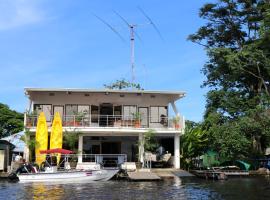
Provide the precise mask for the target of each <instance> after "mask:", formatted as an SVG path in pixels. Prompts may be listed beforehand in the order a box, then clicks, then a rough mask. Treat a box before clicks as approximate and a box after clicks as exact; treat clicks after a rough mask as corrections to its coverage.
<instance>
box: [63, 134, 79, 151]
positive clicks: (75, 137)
mask: <svg viewBox="0 0 270 200" xmlns="http://www.w3.org/2000/svg"><path fill="white" fill-rule="evenodd" d="M80 134H81V133H80V132H78V131H76V130H73V131H71V132H70V131H69V132H65V133H64V134H63V146H64V148H67V149H70V150H72V151H74V152H77V151H78V141H79V135H80Z"/></svg>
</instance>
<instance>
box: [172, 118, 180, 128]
mask: <svg viewBox="0 0 270 200" xmlns="http://www.w3.org/2000/svg"><path fill="white" fill-rule="evenodd" d="M179 123H180V116H178V115H177V116H175V117H174V118H173V124H174V128H175V129H179V128H180V124H179Z"/></svg>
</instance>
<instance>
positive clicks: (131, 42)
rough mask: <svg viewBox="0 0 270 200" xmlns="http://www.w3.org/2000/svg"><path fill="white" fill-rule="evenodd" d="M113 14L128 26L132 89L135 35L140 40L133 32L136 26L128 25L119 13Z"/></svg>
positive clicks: (132, 82) (133, 81)
mask: <svg viewBox="0 0 270 200" xmlns="http://www.w3.org/2000/svg"><path fill="white" fill-rule="evenodd" d="M114 13H115V14H116V15H117V16H118V17H119V18H120V19H121V20H122V21H123V22H124V23H125V24H126V25H127V26H128V28H129V30H130V64H131V85H132V88H133V87H134V83H135V56H134V46H135V34H136V36H137V37H138V38H139V39H140V37H139V35H138V34H137V33H136V32H135V27H137V26H138V25H137V24H130V23H128V21H127V20H126V19H125V18H124V17H122V16H121V15H120V14H119V13H117V12H116V11H114Z"/></svg>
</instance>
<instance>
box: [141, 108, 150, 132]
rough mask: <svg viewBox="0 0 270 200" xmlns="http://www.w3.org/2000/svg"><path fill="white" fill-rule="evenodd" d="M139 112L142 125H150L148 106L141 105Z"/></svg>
mask: <svg viewBox="0 0 270 200" xmlns="http://www.w3.org/2000/svg"><path fill="white" fill-rule="evenodd" d="M139 113H141V118H142V119H141V126H142V127H148V108H146V107H139Z"/></svg>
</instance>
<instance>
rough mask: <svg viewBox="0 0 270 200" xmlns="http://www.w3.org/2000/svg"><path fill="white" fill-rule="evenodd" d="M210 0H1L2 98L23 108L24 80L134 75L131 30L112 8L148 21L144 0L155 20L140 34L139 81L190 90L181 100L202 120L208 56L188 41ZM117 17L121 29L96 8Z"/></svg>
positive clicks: (77, 82) (73, 81) (190, 115)
mask: <svg viewBox="0 0 270 200" xmlns="http://www.w3.org/2000/svg"><path fill="white" fill-rule="evenodd" d="M206 2H207V1H203V0H201V1H200V0H199V1H198V0H189V1H179V0H171V1H162V0H147V1H145V0H140V1H125V0H91V1H89V0H76V1H74V0H57V1H55V0H0V73H1V79H0V88H1V89H0V102H2V103H5V104H8V105H9V106H10V107H11V108H12V109H15V110H18V111H21V112H23V111H24V110H25V108H26V105H27V99H26V97H25V96H24V91H23V88H24V87H71V88H72V87H73V88H78V87H82V88H102V87H103V84H104V83H111V82H113V81H114V80H116V79H120V78H122V77H124V78H126V79H128V80H130V79H131V68H130V47H129V43H128V41H129V30H128V28H127V27H126V25H125V24H124V23H123V22H122V21H121V19H119V17H117V16H116V15H115V14H114V12H113V10H115V11H117V12H118V13H120V14H121V15H122V16H123V17H125V18H126V19H127V20H128V21H129V22H130V23H137V24H146V23H147V20H146V19H145V18H144V16H143V15H142V14H141V13H140V11H139V10H138V9H137V7H138V6H140V7H141V8H142V9H143V10H144V11H145V12H146V13H147V14H148V15H149V16H150V17H151V18H152V20H153V21H154V22H155V24H156V25H157V26H158V28H159V30H160V32H161V33H162V35H163V38H164V41H162V40H161V39H160V38H159V37H158V35H157V33H156V32H155V31H154V29H153V27H152V26H149V25H142V26H139V27H138V28H137V33H138V34H139V35H140V37H141V38H142V42H140V41H139V40H135V66H136V68H135V75H136V81H137V82H139V83H141V84H142V86H143V87H144V88H145V89H147V90H177V91H185V92H187V96H186V97H185V98H184V99H182V100H180V101H178V103H177V106H178V108H179V110H180V112H181V113H182V114H183V115H184V116H185V117H186V118H187V119H190V120H194V121H200V120H202V116H203V112H204V107H205V94H206V92H207V90H206V89H202V88H200V85H201V84H202V82H203V80H204V76H203V74H201V73H200V70H201V68H202V66H203V64H204V63H205V62H206V60H207V58H206V55H205V51H204V49H203V48H202V47H200V46H199V45H196V44H193V43H192V42H190V41H187V36H188V35H189V34H191V33H194V32H195V31H196V30H197V29H198V28H199V27H200V26H201V25H202V24H203V21H202V20H201V19H200V18H199V17H198V12H199V8H200V7H201V6H202V5H203V4H204V3H206ZM93 13H95V14H96V15H98V16H100V17H102V18H103V19H105V20H106V21H107V22H108V23H110V24H111V25H112V26H113V27H115V29H117V30H118V32H119V33H120V34H121V35H122V36H123V37H124V38H125V39H126V41H127V42H126V43H124V42H122V41H121V40H120V39H119V38H118V37H117V35H116V34H114V33H113V32H112V31H111V30H110V29H109V28H108V27H106V26H105V25H104V24H103V23H101V22H100V21H99V20H98V19H97V18H96V17H95V16H94V15H93Z"/></svg>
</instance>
